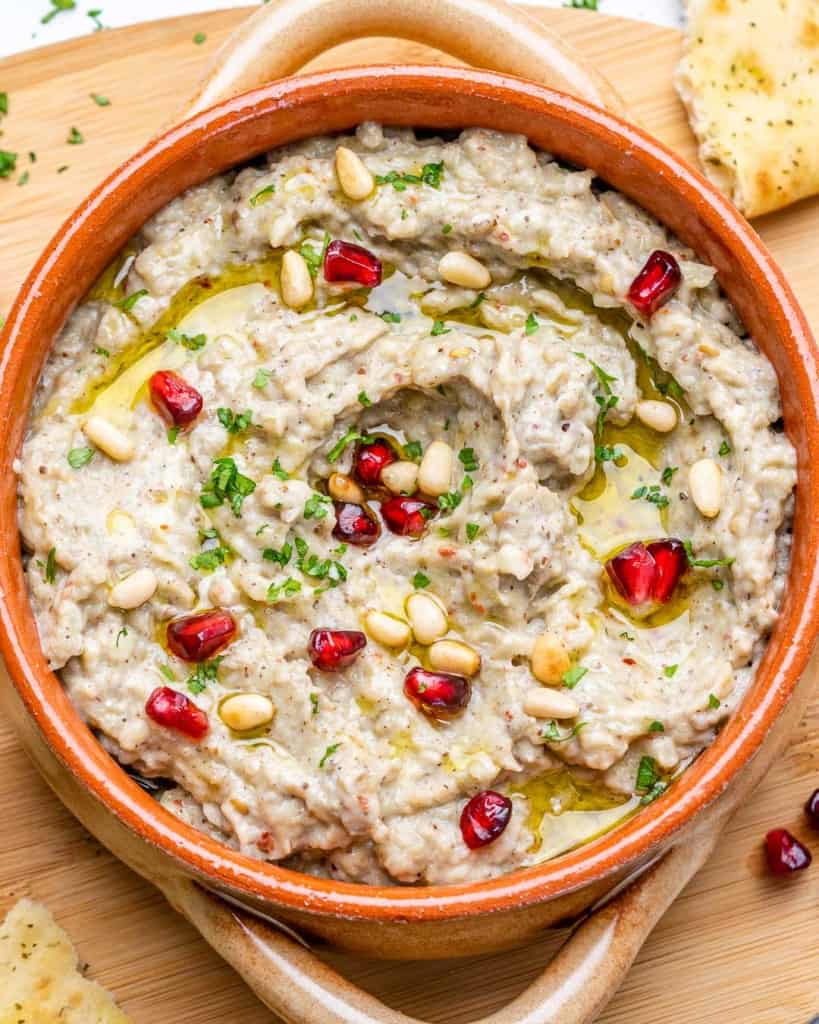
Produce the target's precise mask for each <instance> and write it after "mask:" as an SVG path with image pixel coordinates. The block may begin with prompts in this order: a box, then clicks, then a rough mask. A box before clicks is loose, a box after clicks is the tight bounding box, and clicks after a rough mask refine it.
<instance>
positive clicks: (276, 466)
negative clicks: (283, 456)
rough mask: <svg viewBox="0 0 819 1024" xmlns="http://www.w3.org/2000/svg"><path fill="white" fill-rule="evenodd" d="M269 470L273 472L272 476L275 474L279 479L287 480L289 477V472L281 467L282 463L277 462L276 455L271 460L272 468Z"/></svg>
mask: <svg viewBox="0 0 819 1024" xmlns="http://www.w3.org/2000/svg"><path fill="white" fill-rule="evenodd" d="M271 472H272V473H273V476H277V477H278V478H279V480H289V479H290V474H289V473H288V472H287V470H286V469H282V464H281V463H280V462H279V457H278V455H277V456H276V458H275V459H274V460H273V468H272V469H271Z"/></svg>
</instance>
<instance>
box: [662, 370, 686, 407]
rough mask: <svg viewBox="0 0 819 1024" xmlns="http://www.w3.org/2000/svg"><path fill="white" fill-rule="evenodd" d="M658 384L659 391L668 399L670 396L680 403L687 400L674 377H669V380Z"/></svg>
mask: <svg viewBox="0 0 819 1024" xmlns="http://www.w3.org/2000/svg"><path fill="white" fill-rule="evenodd" d="M656 384H657V390H658V391H659V392H660V394H661V395H664V396H665V397H666V398H668V397H669V395H670V396H671V398H676V399H677V401H678V402H679V401H682V399H683V398H685V392H684V391H683V389H682V388H681V387H680V385H679V384H678V383H677V381H676V380H675V379H674V378H673V377H670V376H669V378H668V380H666V381H657V382H656Z"/></svg>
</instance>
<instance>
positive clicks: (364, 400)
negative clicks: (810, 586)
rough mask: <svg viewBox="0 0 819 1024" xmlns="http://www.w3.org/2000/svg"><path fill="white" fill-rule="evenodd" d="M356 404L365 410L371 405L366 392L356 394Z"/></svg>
mask: <svg viewBox="0 0 819 1024" xmlns="http://www.w3.org/2000/svg"><path fill="white" fill-rule="evenodd" d="M358 402H359V405H363V406H364V408H365V409H366V408H367V407H368V406H370V405H372V404H373V403H372V399H371V398H370V396H369V395H368V394H367V392H366V391H359V392H358Z"/></svg>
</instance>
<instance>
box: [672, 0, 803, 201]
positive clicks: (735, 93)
mask: <svg viewBox="0 0 819 1024" xmlns="http://www.w3.org/2000/svg"><path fill="white" fill-rule="evenodd" d="M675 84H676V87H677V91H678V92H679V94H680V97H681V98H682V101H683V103H684V104H685V105H686V107H687V108H688V113H689V117H690V120H691V126H692V128H693V129H694V133H695V135H696V136H697V139H698V140H699V143H700V159H701V160H702V163H703V166H704V169H705V172H706V174H707V175H708V177H709V178H711V180H712V181H714V182H715V184H717V185H718V186H719V187H720V188H721V189H722V191H723V192H725V193H726V194H727V195H729V196H730V197H731V198H732V199H733V201H734V203H735V204H736V205H737V206H738V207H739V209H740V210H742V211H743V213H745V214H746V216H749V217H753V216H757V215H758V214H761V213H767V212H769V211H770V210H777V209H779V208H780V207H782V206H787V205H788V203H793V202H796V200H797V199H803V198H804V197H805V196H810V195H814V194H815V193H816V192H819V0H689V3H688V32H687V41H686V47H685V54H684V56H683V59H682V62H681V64H680V66H679V68H678V69H677V74H676V77H675Z"/></svg>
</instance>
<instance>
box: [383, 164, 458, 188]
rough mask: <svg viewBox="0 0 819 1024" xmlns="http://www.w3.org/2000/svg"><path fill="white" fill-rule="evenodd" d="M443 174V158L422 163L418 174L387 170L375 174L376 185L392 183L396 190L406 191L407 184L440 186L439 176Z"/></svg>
mask: <svg viewBox="0 0 819 1024" xmlns="http://www.w3.org/2000/svg"><path fill="white" fill-rule="evenodd" d="M443 174H444V162H443V160H442V161H441V162H440V163H437V164H431V163H430V164H424V166H423V167H422V168H421V173H420V174H408V173H402V174H399V172H398V171H389V172H388V173H387V174H376V176H375V183H376V185H392V187H393V188H394V189H395V191H396V192H406V190H407V185H429V186H430V187H431V188H440V187H441V178H442V177H443Z"/></svg>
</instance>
